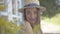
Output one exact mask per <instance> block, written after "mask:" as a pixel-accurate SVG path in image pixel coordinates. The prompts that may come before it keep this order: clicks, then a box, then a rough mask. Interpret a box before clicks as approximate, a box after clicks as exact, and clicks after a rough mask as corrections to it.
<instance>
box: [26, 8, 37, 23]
mask: <svg viewBox="0 0 60 34" xmlns="http://www.w3.org/2000/svg"><path fill="white" fill-rule="evenodd" d="M25 13H26V19H27V21H28V22H30V23H35V22H37V18H38V16H37V15H38V10H37V8H26V10H25Z"/></svg>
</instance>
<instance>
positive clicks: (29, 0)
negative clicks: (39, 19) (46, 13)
mask: <svg viewBox="0 0 60 34" xmlns="http://www.w3.org/2000/svg"><path fill="white" fill-rule="evenodd" d="M32 3H34V4H37V5H40V3H39V0H24V6H25V5H28V4H32Z"/></svg>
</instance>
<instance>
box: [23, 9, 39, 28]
mask: <svg viewBox="0 0 60 34" xmlns="http://www.w3.org/2000/svg"><path fill="white" fill-rule="evenodd" d="M26 9H27V8H26ZM26 9H24V20H26V21H28V20H27V19H26ZM36 9H37V10H38V19H37V23H35V25H37V24H40V16H39V15H40V14H39V13H40V9H39V8H36ZM32 28H33V26H32Z"/></svg>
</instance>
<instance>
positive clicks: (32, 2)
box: [18, 0, 46, 12]
mask: <svg viewBox="0 0 60 34" xmlns="http://www.w3.org/2000/svg"><path fill="white" fill-rule="evenodd" d="M23 4H24V6H23V7H22V8H20V9H18V11H19V12H23V10H24V9H25V8H31V7H36V8H39V9H40V11H45V10H46V8H45V7H42V6H40V3H39V0H24V2H23Z"/></svg>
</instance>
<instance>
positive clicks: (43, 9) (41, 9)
mask: <svg viewBox="0 0 60 34" xmlns="http://www.w3.org/2000/svg"><path fill="white" fill-rule="evenodd" d="M33 7H36V8H39V10H40V11H41V12H42V11H45V10H46V8H45V7H42V6H33ZM26 8H32V7H24V8H20V9H18V12H24V9H26Z"/></svg>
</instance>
